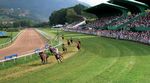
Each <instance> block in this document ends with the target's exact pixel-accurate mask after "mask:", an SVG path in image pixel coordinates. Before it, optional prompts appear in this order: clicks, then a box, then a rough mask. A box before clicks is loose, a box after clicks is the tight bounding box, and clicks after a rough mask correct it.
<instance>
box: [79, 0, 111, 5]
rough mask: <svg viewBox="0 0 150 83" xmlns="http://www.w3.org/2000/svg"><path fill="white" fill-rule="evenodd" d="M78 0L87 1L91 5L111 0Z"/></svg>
mask: <svg viewBox="0 0 150 83" xmlns="http://www.w3.org/2000/svg"><path fill="white" fill-rule="evenodd" d="M78 1H81V2H84V3H87V4H89V5H91V6H95V5H98V4H100V3H104V2H107V1H109V0H78Z"/></svg>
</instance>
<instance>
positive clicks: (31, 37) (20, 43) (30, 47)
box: [0, 29, 45, 59]
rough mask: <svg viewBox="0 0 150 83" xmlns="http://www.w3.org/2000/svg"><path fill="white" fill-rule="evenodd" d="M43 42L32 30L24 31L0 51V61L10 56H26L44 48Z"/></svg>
mask: <svg viewBox="0 0 150 83" xmlns="http://www.w3.org/2000/svg"><path fill="white" fill-rule="evenodd" d="M44 44H45V42H44V40H43V39H42V37H41V36H40V35H39V34H38V33H37V32H36V31H35V30H34V29H25V30H23V31H22V33H21V34H20V36H19V37H18V38H17V39H16V40H15V42H13V43H12V44H11V45H10V46H8V47H6V48H3V49H0V59H2V58H3V57H4V56H8V55H11V54H18V55H22V54H27V53H30V52H33V51H34V50H35V49H36V48H41V47H44Z"/></svg>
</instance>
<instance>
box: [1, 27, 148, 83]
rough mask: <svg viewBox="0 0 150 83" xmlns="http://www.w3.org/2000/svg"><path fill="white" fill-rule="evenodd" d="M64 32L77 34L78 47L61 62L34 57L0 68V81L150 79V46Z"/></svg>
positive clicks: (117, 82) (121, 82)
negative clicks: (27, 60)
mask: <svg viewBox="0 0 150 83" xmlns="http://www.w3.org/2000/svg"><path fill="white" fill-rule="evenodd" d="M45 31H46V32H48V33H50V31H49V30H47V29H46V30H45ZM63 34H64V35H65V38H66V37H68V38H70V37H73V38H77V39H78V38H80V40H81V44H82V45H81V50H80V51H79V52H77V53H76V54H75V55H73V56H72V57H70V58H68V59H66V60H65V61H64V62H63V63H62V64H52V63H49V64H46V65H39V64H38V63H40V61H37V62H30V63H27V64H23V65H16V66H15V67H12V68H8V69H6V70H0V76H1V77H0V83H150V46H147V45H143V44H139V43H135V42H130V41H123V40H115V39H109V38H102V37H96V36H91V35H84V34H78V33H70V32H64V33H63ZM69 50H70V49H69ZM73 51H74V50H72V51H69V52H73ZM50 62H51V61H50Z"/></svg>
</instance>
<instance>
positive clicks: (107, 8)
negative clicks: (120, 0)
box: [85, 3, 128, 18]
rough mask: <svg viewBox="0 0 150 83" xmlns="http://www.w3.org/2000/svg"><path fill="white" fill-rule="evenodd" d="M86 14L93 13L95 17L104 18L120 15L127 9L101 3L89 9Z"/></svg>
mask: <svg viewBox="0 0 150 83" xmlns="http://www.w3.org/2000/svg"><path fill="white" fill-rule="evenodd" d="M85 11H86V12H89V13H93V14H95V15H96V16H98V17H99V18H100V17H104V16H114V15H121V14H123V11H128V10H127V8H125V7H122V6H119V5H115V4H111V3H102V4H99V5H97V6H94V7H91V8H89V9H87V10H85Z"/></svg>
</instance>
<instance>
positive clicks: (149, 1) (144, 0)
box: [136, 0, 150, 7]
mask: <svg viewBox="0 0 150 83" xmlns="http://www.w3.org/2000/svg"><path fill="white" fill-rule="evenodd" d="M136 1H140V2H143V3H145V4H147V5H149V7H150V0H136Z"/></svg>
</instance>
